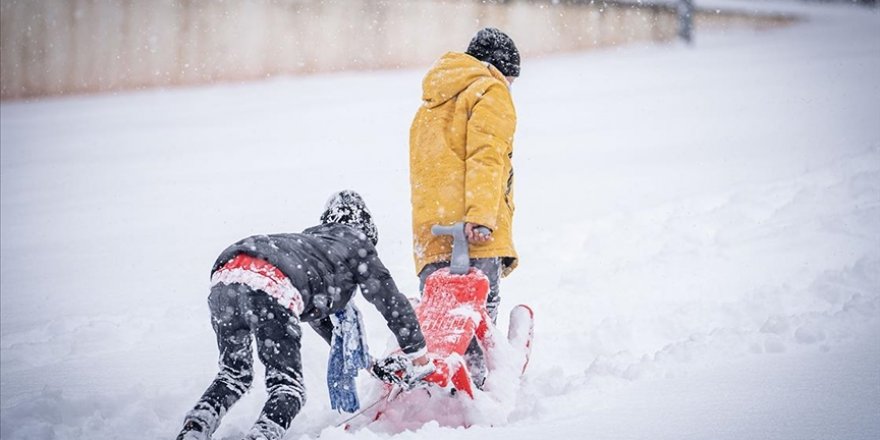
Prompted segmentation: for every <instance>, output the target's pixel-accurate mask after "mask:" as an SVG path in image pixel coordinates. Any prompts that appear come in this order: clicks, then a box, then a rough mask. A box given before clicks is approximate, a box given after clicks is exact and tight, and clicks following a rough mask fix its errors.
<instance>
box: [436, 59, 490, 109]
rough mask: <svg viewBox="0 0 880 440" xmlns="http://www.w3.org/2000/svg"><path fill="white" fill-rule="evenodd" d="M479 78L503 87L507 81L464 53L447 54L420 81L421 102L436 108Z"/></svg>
mask: <svg viewBox="0 0 880 440" xmlns="http://www.w3.org/2000/svg"><path fill="white" fill-rule="evenodd" d="M481 78H495V79H498V80H500V81H502V82H504V83H505V85H506V81H507V80H506V79H505V78H504V75H502V74H501V72H499V71H498V69H496V68H495V67H494V66H491V65H489V64H487V63H484V62H482V61H480V60H478V59H476V58H474V57H472V56H470V55H468V54H465V53H459V52H448V53H446V54H445V55H443V56H442V57H440V59H439V60H437V62H436V63H434V65H433V66H432V67H431V70H429V71H428V74H427V75H425V79H424V80H422V100H423V101H424V103H425V106H427V107H428V108H433V107H437V106H439V105H441V104H443V103H444V102H446V101H449V100H450V99H452V98H454V97H455V96H457V95H458V94H459V93H461V92H462V91H464V90H465V89H467V88H468V87H470V85H471V84H473V83H474V82H475V81H477V80H479V79H481Z"/></svg>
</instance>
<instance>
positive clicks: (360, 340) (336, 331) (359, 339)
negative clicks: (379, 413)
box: [327, 302, 370, 413]
mask: <svg viewBox="0 0 880 440" xmlns="http://www.w3.org/2000/svg"><path fill="white" fill-rule="evenodd" d="M330 320H331V321H332V322H333V339H331V342H330V360H329V361H328V362H327V387H328V389H329V391H330V406H331V408H333V409H335V410H339V411H345V412H347V413H353V412H355V411H357V410H358V409H359V408H360V402H359V401H358V395H357V386H356V385H355V381H354V379H355V378H356V377H357V375H358V369H361V368H368V367H369V366H370V355H369V350H368V349H367V341H366V336H365V333H364V324H363V321H362V320H361V312H360V311H359V310H358V309H357V307H355V305H354V304H352V303H350V302H349V303H348V305H346V306H345V309H343V310H340V311H338V312H336V313H334V314H333V315H330Z"/></svg>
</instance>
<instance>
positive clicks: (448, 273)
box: [343, 223, 534, 429]
mask: <svg viewBox="0 0 880 440" xmlns="http://www.w3.org/2000/svg"><path fill="white" fill-rule="evenodd" d="M432 232H433V233H434V234H435V235H452V236H453V246H452V261H451V264H450V267H449V268H444V269H439V270H437V271H436V272H434V273H433V274H431V275H430V276H428V278H427V279H426V280H425V287H424V292H423V295H422V300H421V301H420V302H419V304H418V305H417V306H416V308H415V311H416V315H417V317H418V319H419V324H420V325H421V328H422V334H423V335H424V336H425V341H426V342H427V348H428V356H429V358H430V359H431V360H432V362H433V363H434V367H435V370H434V372H433V373H431V374H429V375H428V376H426V377H425V378H424V379H423V380H422V381H421V382H420V383H419V384H418V386H415V387H413V386H412V385H411V384H410V385H409V386H407V385H404V384H402V383H400V382H399V381H396V380H395V379H396V377H395V376H393V375H392V376H384V377H380V378H382V379H383V380H385V381H386V383H385V384H384V393H381V394H382V396H381V397H380V398H379V399H378V400H377V401H376V403H375V404H373V405H370V406H369V407H367V408H365V409H364V410H363V411H361V412H360V413H358V414H355V415H354V416H352V417H351V418H349V420H347V421H346V422H343V423H344V424H345V426H346V428H347V429H348V428H356V427H362V426H364V425H365V424H369V423H371V422H373V421H377V420H379V419H380V418H382V417H383V415H384V414H386V413H387V412H388V411H389V410H392V409H393V402H394V401H395V400H396V399H397V397H398V396H399V395H400V393H408V392H412V391H413V390H414V389H415V388H419V389H424V390H425V391H426V392H427V393H428V395H429V396H433V395H434V394H432V393H436V394H439V395H453V396H454V395H458V396H461V395H462V394H464V395H467V396H468V398H470V399H473V398H474V388H475V386H474V383H473V381H472V379H471V374H470V372H469V371H468V367H467V364H466V362H465V360H464V354H465V351H466V350H467V348H468V345H469V344H470V342H471V340H472V339H473V338H474V337H476V339H477V342H478V343H479V344H480V346H481V348H482V349H483V353H484V356H485V358H486V363H487V366H488V367H489V371H492V370H493V364H494V362H495V360H494V359H493V356H492V352H493V349H494V348H495V344H496V341H495V340H494V338H493V335H494V334H495V332H494V327H493V324H492V319H491V318H490V317H489V314H488V312H487V311H486V298H487V296H488V294H489V279H488V278H487V277H486V275H485V274H483V272H481V271H480V270H478V269H475V268H472V267H470V258H469V256H468V249H467V239H466V237H465V235H464V224H463V223H457V224H455V225H453V226H434V228H432ZM485 232H486V233H488V230H486V231H485ZM533 318H534V315H533V313H532V309H531V308H529V307H528V306H525V305H518V306H516V307H514V308H513V310H511V313H510V327H509V330H508V335H507V339H508V343H509V344H510V345H512V346H513V348H514V349H515V350H517V351H518V352H519V353H520V354H521V355H522V356H521V359H522V361H523V366H522V370H521V373H522V372H525V368H526V365H527V364H528V359H529V355H530V352H531V340H532V336H533V332H534V325H533ZM397 377H399V375H398V376H397ZM361 415H362V416H363V417H362V419H361V420H362V422H361V424H360V426H356V425H355V424H348V423H347V422H350V421H351V420H353V419H354V418H357V417H358V416H361Z"/></svg>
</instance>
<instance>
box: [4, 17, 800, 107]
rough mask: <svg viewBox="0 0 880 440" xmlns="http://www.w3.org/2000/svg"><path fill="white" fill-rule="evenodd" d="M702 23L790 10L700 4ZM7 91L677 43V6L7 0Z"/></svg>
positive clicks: (771, 20)
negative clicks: (494, 49)
mask: <svg viewBox="0 0 880 440" xmlns="http://www.w3.org/2000/svg"><path fill="white" fill-rule="evenodd" d="M694 18H695V27H696V29H697V31H698V32H699V31H700V30H701V29H709V28H712V27H717V26H726V25H729V24H731V23H738V24H744V25H746V26H756V27H762V26H772V25H776V24H779V23H783V22H785V21H786V20H789V19H788V18H786V17H753V16H748V15H744V14H732V13H723V14H722V13H721V12H720V11H716V10H712V11H700V10H697V12H696V13H695V14H694ZM0 20H2V23H0V60H2V62H0V98H2V99H15V98H26V97H36V96H47V95H59V94H71V93H87V92H100V91H112V90H122V89H135V88H143V87H154V86H171V85H184V84H205V83H212V82H217V81H242V80H250V79H257V78H265V77H270V76H273V75H287V74H300V73H311V72H326V71H339V70H350V69H385V68H397V67H405V66H414V65H426V64H429V63H430V62H432V61H433V60H434V59H435V58H437V57H438V56H439V55H440V54H442V53H444V52H446V51H449V50H459V51H463V50H464V49H465V47H466V46H467V43H468V41H469V39H470V37H471V36H472V35H473V34H474V32H476V30H478V29H479V28H481V27H484V26H495V27H499V28H501V29H502V30H504V31H505V32H507V33H508V34H510V35H511V36H512V37H513V39H514V41H516V43H517V45H518V46H519V48H520V50H521V51H522V52H523V55H524V56H535V55H539V54H546V53H553V52H561V51H571V50H584V49H590V48H596V47H603V46H610V45H616V44H624V43H630V42H635V41H667V40H671V39H674V38H675V37H676V34H677V32H678V26H679V21H678V17H677V12H676V3H675V2H663V3H655V4H649V3H647V2H602V1H598V2H597V1H592V2H590V1H587V2H583V1H581V2H577V1H526V0H520V1H511V0H508V1H506V2H486V1H476V0H445V1H433V0H413V1H406V0H394V1H380V0H346V1H319V0H225V1H222V0H2V2H0Z"/></svg>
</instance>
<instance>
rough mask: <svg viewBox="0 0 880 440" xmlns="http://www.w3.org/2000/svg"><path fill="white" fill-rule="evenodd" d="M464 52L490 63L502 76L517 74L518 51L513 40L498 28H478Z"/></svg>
mask: <svg viewBox="0 0 880 440" xmlns="http://www.w3.org/2000/svg"><path fill="white" fill-rule="evenodd" d="M465 53H467V54H468V55H470V56H472V57H474V58H476V59H478V60H480V61H485V62H487V63H490V64H492V65H493V66H495V68H496V69H498V70H499V71H500V72H501V74H503V75H504V76H519V51H518V50H517V49H516V45H515V44H513V40H512V39H511V38H510V37H509V36H508V35H507V34H505V33H504V32H501V31H499V30H498V29H495V28H483V29H480V31H479V32H477V35H474V38H473V39H472V40H471V44H469V45H468V48H467V51H466V52H465Z"/></svg>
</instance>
